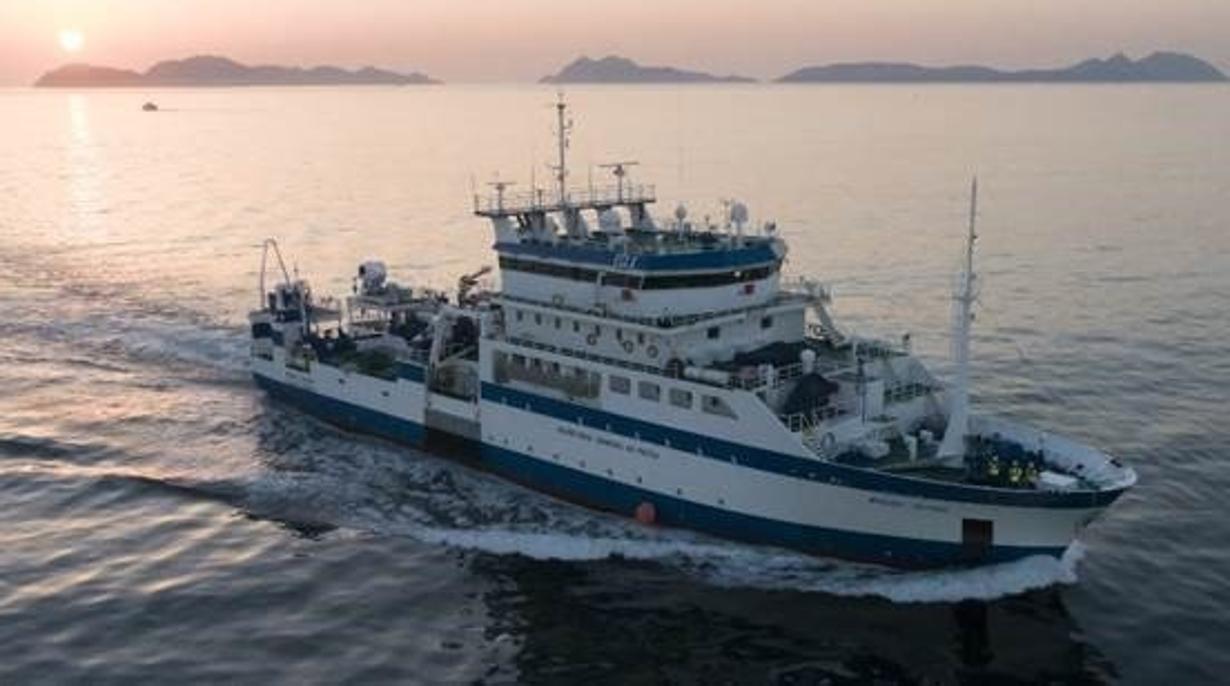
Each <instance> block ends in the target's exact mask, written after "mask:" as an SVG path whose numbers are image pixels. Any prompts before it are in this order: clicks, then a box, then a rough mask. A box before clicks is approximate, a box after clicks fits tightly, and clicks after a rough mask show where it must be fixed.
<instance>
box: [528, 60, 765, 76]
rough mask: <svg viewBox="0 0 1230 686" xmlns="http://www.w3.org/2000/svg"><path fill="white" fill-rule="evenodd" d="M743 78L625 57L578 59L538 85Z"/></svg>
mask: <svg viewBox="0 0 1230 686" xmlns="http://www.w3.org/2000/svg"><path fill="white" fill-rule="evenodd" d="M753 81H755V79H749V78H747V77H744V76H714V75H713V74H706V73H705V72H699V71H686V70H683V69H676V68H674V67H647V66H642V65H640V64H637V63H636V62H633V61H632V60H630V59H628V58H626V57H619V56H618V55H608V56H607V57H603V58H602V59H600V60H594V59H590V58H588V57H579V58H577V59H575V60H573V61H572V62H571V63H569V64H568V65H567V66H565V67H564V68H563V69H561V70H560V71H559V73H557V74H552V75H550V76H544V77H542V78H541V79H539V81H538V82H539V83H750V82H753Z"/></svg>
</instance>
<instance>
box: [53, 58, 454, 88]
mask: <svg viewBox="0 0 1230 686" xmlns="http://www.w3.org/2000/svg"><path fill="white" fill-rule="evenodd" d="M433 83H439V81H436V80H435V79H432V78H430V77H428V76H426V75H424V74H419V73H412V74H400V73H397V72H393V71H387V70H384V69H376V68H375V67H364V68H362V69H358V70H354V71H350V70H346V69H342V68H340V67H331V66H321V67H313V68H311V69H304V68H302V67H282V66H276V65H259V66H248V65H245V64H240V63H239V62H236V61H234V60H232V59H228V58H226V57H218V56H214V55H198V56H196V57H189V58H187V59H182V60H167V61H163V62H159V63H157V64H155V65H154V66H152V67H150V68H149V69H147V70H146V71H145V72H144V73H139V72H135V71H129V70H125V69H114V68H112V67H103V66H94V65H89V64H68V65H65V66H63V67H60V68H58V69H54V70H52V71H49V72H47V73H46V74H43V75H42V76H41V77H40V78H39V79H38V81H36V82H35V83H34V85H35V86H37V87H41V88H106V87H123V86H320V85H413V84H433Z"/></svg>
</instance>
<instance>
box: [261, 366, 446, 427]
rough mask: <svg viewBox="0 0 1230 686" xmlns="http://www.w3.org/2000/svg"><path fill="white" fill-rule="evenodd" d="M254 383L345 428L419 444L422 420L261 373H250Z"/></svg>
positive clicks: (280, 398) (300, 407)
mask: <svg viewBox="0 0 1230 686" xmlns="http://www.w3.org/2000/svg"><path fill="white" fill-rule="evenodd" d="M252 376H253V378H255V379H256V383H257V385H258V386H260V387H261V388H263V389H265V391H266V392H267V393H269V395H271V396H273V397H274V398H275V399H277V400H281V401H283V402H286V403H288V404H290V405H294V406H295V407H297V408H299V409H301V410H303V411H304V412H307V413H308V414H310V415H313V416H316V417H319V418H320V419H323V420H325V421H327V422H330V423H332V424H337V425H338V426H341V427H343V428H346V429H352V430H354V431H360V432H363V433H369V434H374V435H376V436H381V437H383V438H387V439H389V440H393V441H398V442H400V443H406V444H409V445H421V444H422V442H423V436H424V433H425V432H424V429H423V425H422V424H418V423H416V422H412V421H409V420H405V419H399V418H397V417H394V416H392V415H389V414H385V413H384V412H377V411H376V410H370V409H368V408H366V407H362V406H359V405H355V404H354V403H348V402H345V401H342V400H335V399H333V398H329V397H326V396H324V395H321V394H319V393H314V392H312V391H309V390H306V389H303V388H299V387H298V386H292V385H290V384H287V383H282V382H281V381H274V380H273V379H270V378H269V377H266V376H262V375H260V374H253V375H252Z"/></svg>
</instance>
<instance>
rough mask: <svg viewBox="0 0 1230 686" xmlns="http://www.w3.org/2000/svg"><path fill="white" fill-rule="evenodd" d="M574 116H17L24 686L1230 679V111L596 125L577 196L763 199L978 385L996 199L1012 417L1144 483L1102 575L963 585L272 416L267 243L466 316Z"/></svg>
mask: <svg viewBox="0 0 1230 686" xmlns="http://www.w3.org/2000/svg"><path fill="white" fill-rule="evenodd" d="M553 95H554V94H553V92H551V91H549V90H546V89H541V88H535V87H522V88H516V87H494V86H492V87H477V86H476V87H464V86H447V87H440V88H425V89H413V88H408V89H381V88H371V89H309V88H304V89H252V90H165V91H158V92H156V93H152V94H151V93H144V92H137V91H109V92H95V93H79V94H78V93H52V92H34V91H29V90H8V91H3V90H0V115H2V119H0V121H2V124H3V125H2V126H0V160H3V163H2V164H0V389H3V392H0V513H2V514H3V526H0V646H4V650H3V653H4V658H3V659H2V660H0V683H6V684H8V683H11V684H26V683H71V682H76V683H89V684H106V683H124V684H129V683H140V682H155V683H157V682H163V683H165V682H184V683H199V682H210V683H217V682H226V683H262V684H264V683H293V684H299V683H331V682H340V681H349V682H405V683H411V682H424V683H455V682H483V683H509V682H524V683H580V682H588V683H663V682H682V683H780V684H810V683H827V684H840V683H857V682H862V681H866V680H871V679H875V680H878V682H879V683H898V682H902V683H909V682H924V683H935V682H939V683H946V682H977V681H983V680H988V679H1001V680H1008V681H1015V682H1021V683H1035V682H1047V683H1055V682H1059V683H1070V682H1075V683H1103V682H1120V681H1122V682H1125V683H1137V684H1145V683H1157V682H1161V681H1163V680H1166V681H1168V682H1171V683H1225V680H1226V679H1227V676H1226V675H1227V674H1228V673H1230V652H1227V647H1228V646H1230V546H1228V545H1227V541H1228V540H1230V504H1228V500H1227V498H1226V493H1227V491H1228V490H1230V467H1227V464H1228V463H1227V461H1226V458H1227V451H1226V446H1227V445H1228V444H1230V428H1228V426H1227V425H1228V421H1227V414H1226V408H1227V406H1228V401H1230V355H1228V354H1227V353H1228V352H1230V350H1228V349H1230V346H1228V344H1227V340H1228V339H1230V89H1227V88H1224V87H1204V86H1200V87H1188V86H1161V87H1159V86H1111V87H1103V86H1075V87H1068V86H966V87H961V86H954V87H948V86H927V87H871V86H852V87H847V86H841V87H825V86H821V87H806V86H804V87H776V86H756V87H747V86H730V87H727V86H723V87H713V88H708V87H698V88H684V89H679V88H657V87H640V88H591V89H573V90H572V91H571V92H570V93H569V99H570V101H571V102H572V104H573V106H574V112H575V115H576V120H577V133H576V137H575V142H574V146H573V148H572V157H573V160H574V173H573V179H574V181H576V182H578V183H583V182H584V181H585V179H586V178H587V177H588V176H589V171H588V170H589V167H590V165H596V164H600V163H603V162H608V161H619V160H628V159H635V160H639V161H640V163H641V164H640V166H639V167H636V168H635V170H634V172H635V175H636V176H637V177H639V178H640V179H641V180H646V181H654V182H656V183H657V186H658V191H659V196H660V197H662V198H663V199H664V203H663V207H661V208H660V209H661V211H662V212H663V213H666V212H669V211H670V210H671V209H672V208H673V206H674V204H675V202H677V201H679V200H682V201H684V202H686V203H687V204H688V206H689V208H690V209H691V214H692V216H693V217H701V216H703V215H704V214H706V213H711V214H713V215H714V216H715V217H716V216H717V213H718V212H719V211H720V206H721V205H720V200H721V199H722V198H731V197H734V198H738V199H741V200H743V201H745V202H746V203H748V205H749V206H750V207H751V209H752V213H753V216H754V218H757V219H760V220H764V219H770V218H772V219H776V220H777V222H778V224H779V227H780V228H781V231H782V233H783V234H784V235H785V236H786V237H787V238H789V239H790V240H791V242H792V246H793V251H792V253H791V259H790V268H791V270H792V271H794V272H796V273H805V274H810V275H813V276H816V277H818V278H821V279H823V280H825V281H827V282H829V283H831V284H833V286H834V289H835V291H836V294H837V299H838V301H837V306H836V311H837V313H838V314H839V315H840V316H841V317H842V319H843V320H844V321H845V322H846V323H847V325H849V326H852V327H853V328H855V329H857V330H858V331H860V332H867V333H878V334H885V335H900V334H901V333H903V332H905V331H910V332H912V334H913V339H914V341H915V345H916V348H917V349H919V350H920V351H921V352H922V354H924V355H925V356H926V357H928V358H929V359H931V360H932V361H933V362H934V363H935V364H936V365H937V366H938V367H939V368H940V369H943V368H944V356H945V355H946V348H947V340H946V337H945V335H946V330H947V327H948V322H949V317H948V300H947V297H948V289H949V287H950V284H951V275H952V273H953V272H954V271H955V269H956V265H957V258H958V254H959V250H960V243H961V239H962V231H963V222H964V213H965V206H966V197H965V193H966V188H967V185H968V180H969V177H970V176H971V174H973V173H977V174H978V175H979V178H980V181H981V186H982V191H983V194H982V207H983V210H982V213H981V225H980V226H981V234H982V238H981V241H980V250H981V252H980V259H981V265H982V270H983V272H984V274H985V280H984V283H983V287H984V291H983V294H982V296H981V303H980V307H981V310H980V314H979V320H978V323H977V332H978V333H977V338H976V341H975V350H976V359H977V363H976V367H975V370H976V372H975V377H976V382H977V385H978V392H977V394H976V400H977V402H978V403H979V404H980V405H981V406H982V407H984V408H994V409H995V410H996V411H998V412H1000V413H1003V414H1008V415H1013V416H1016V417H1019V418H1023V419H1026V420H1029V421H1035V422H1038V423H1042V424H1045V425H1046V426H1048V427H1050V428H1053V429H1055V430H1058V431H1062V432H1066V433H1070V434H1072V435H1074V436H1077V437H1079V438H1081V439H1084V440H1086V441H1088V442H1090V443H1093V444H1094V445H1097V446H1099V447H1101V448H1103V449H1105V450H1107V451H1109V452H1111V453H1113V454H1116V455H1118V456H1121V457H1122V458H1123V459H1124V460H1126V461H1127V462H1129V463H1131V464H1132V465H1133V466H1134V467H1135V468H1136V469H1137V470H1138V472H1139V474H1140V480H1141V483H1140V485H1139V487H1137V488H1136V489H1135V490H1133V491H1132V492H1131V493H1129V494H1128V495H1127V496H1126V497H1124V498H1123V499H1122V500H1121V501H1120V502H1119V503H1118V504H1117V505H1116V506H1115V507H1114V508H1113V509H1112V510H1111V511H1110V512H1109V514H1108V516H1107V517H1106V518H1105V519H1104V520H1102V521H1100V522H1099V523H1098V524H1096V525H1095V526H1094V527H1092V528H1091V529H1089V530H1088V532H1087V533H1086V535H1085V536H1084V537H1083V539H1082V541H1081V542H1080V544H1079V545H1078V546H1077V548H1075V549H1074V550H1073V551H1072V554H1071V555H1070V556H1069V558H1068V559H1065V560H1064V561H1062V562H1047V561H1039V560H1028V561H1024V562H1021V563H1016V564H1012V565H1007V566H1002V567H995V568H988V569H979V570H967V571H943V572H927V573H906V572H898V571H891V570H884V569H879V568H875V567H868V566H860V565H852V564H847V563H841V562H834V561H827V560H819V559H812V558H806V557H801V556H797V555H793V554H790V553H786V552H781V551H775V550H767V549H759V548H755V547H749V546H742V545H735V544H727V543H723V542H720V541H715V540H713V539H708V538H704V537H701V536H698V535H693V534H689V533H685V532H677V531H669V530H659V529H645V528H642V527H639V526H637V525H636V524H634V523H630V522H628V521H625V520H622V519H616V518H612V517H608V516H605V515H601V514H596V513H591V512H587V511H584V510H580V509H577V508H574V507H571V506H568V505H563V504H559V503H556V502H554V501H552V500H550V499H547V498H545V497H542V496H539V495H536V494H534V493H531V492H527V491H524V490H522V489H519V488H516V487H513V486H509V485H505V484H503V483H502V482H500V481H497V480H495V479H493V478H492V477H489V476H485V475H482V474H476V473H473V472H469V471H467V470H465V469H464V468H461V467H457V466H454V465H452V464H451V463H449V462H448V461H446V460H442V459H439V458H437V457H432V456H428V455H423V454H419V453H415V452H412V451H409V450H406V449H403V448H398V447H394V446H391V445H387V444H384V443H381V442H378V441H372V440H366V439H362V438H357V437H354V436H349V435H345V434H341V433H339V432H337V431H334V430H332V429H330V428H327V427H324V426H322V425H320V424H317V423H315V422H313V421H311V420H309V419H307V418H305V417H304V416H302V415H300V414H298V413H296V412H294V411H291V410H288V409H285V408H282V407H279V406H277V405H274V404H271V403H270V402H269V401H267V400H266V399H265V398H263V397H262V396H261V395H260V394H259V393H258V392H257V391H256V389H255V388H253V386H252V385H251V384H250V382H249V379H248V376H247V373H246V370H245V361H244V360H245V355H246V349H247V345H246V340H245V316H246V311H247V309H248V308H249V307H251V306H252V305H254V304H255V302H256V300H257V297H258V296H257V286H256V283H255V280H256V270H257V267H258V261H259V253H258V251H257V249H256V246H257V244H258V243H259V241H260V240H261V239H262V238H264V237H266V236H274V237H277V238H278V239H279V240H280V241H281V242H282V245H283V248H284V250H286V251H287V252H288V254H289V255H290V256H292V258H293V260H294V261H295V262H296V263H297V265H298V267H299V269H300V270H301V272H302V273H303V275H305V276H307V277H309V278H311V279H313V281H314V284H315V286H316V289H317V291H318V292H322V291H329V290H331V291H334V292H343V291H344V290H345V289H346V288H348V280H347V279H348V277H349V275H350V274H351V271H352V269H353V268H354V266H355V265H356V264H357V263H358V262H359V261H360V260H362V259H364V258H367V257H374V256H380V257H382V258H384V259H385V260H387V261H388V263H389V264H390V267H391V269H392V271H393V272H394V274H395V275H396V276H397V277H399V278H400V279H402V280H405V281H411V282H414V283H431V284H434V285H437V286H440V287H448V286H451V285H452V284H453V283H454V281H453V280H454V279H455V277H456V275H457V274H459V273H460V272H461V271H462V270H469V269H471V268H474V267H477V266H479V265H482V264H489V263H490V262H491V255H490V254H489V252H488V247H489V244H490V235H489V230H488V228H487V226H486V225H485V223H484V222H482V221H480V220H478V219H476V218H473V217H471V216H470V215H469V202H470V192H471V186H472V183H473V184H477V185H482V184H484V183H485V182H487V181H490V180H492V179H494V178H496V174H497V173H498V174H499V175H500V176H499V178H503V179H513V178H515V179H517V180H519V181H520V182H521V186H520V188H522V189H525V188H528V182H529V177H530V175H531V170H533V174H534V175H535V176H536V177H537V179H538V180H539V181H540V182H545V180H546V179H547V177H548V172H547V171H546V169H545V167H544V164H545V163H546V161H547V160H548V159H549V155H550V154H551V147H550V112H549V110H548V108H547V104H548V103H549V101H550V100H551V99H552V97H553ZM150 98H155V99H156V100H157V101H158V102H159V104H160V105H161V106H162V107H163V109H164V111H162V112H158V113H152V114H151V113H143V112H141V111H140V106H141V104H142V102H144V101H145V100H147V99H150ZM594 174H595V176H599V175H598V172H594Z"/></svg>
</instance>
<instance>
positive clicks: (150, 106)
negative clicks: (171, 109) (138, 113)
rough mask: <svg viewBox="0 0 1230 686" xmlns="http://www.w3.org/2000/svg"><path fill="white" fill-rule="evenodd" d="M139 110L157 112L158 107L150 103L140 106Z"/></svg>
mask: <svg viewBox="0 0 1230 686" xmlns="http://www.w3.org/2000/svg"><path fill="white" fill-rule="evenodd" d="M141 110H142V111H144V112H157V111H158V105H157V104H155V103H152V102H147V103H145V104H144V105H142V106H141Z"/></svg>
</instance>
